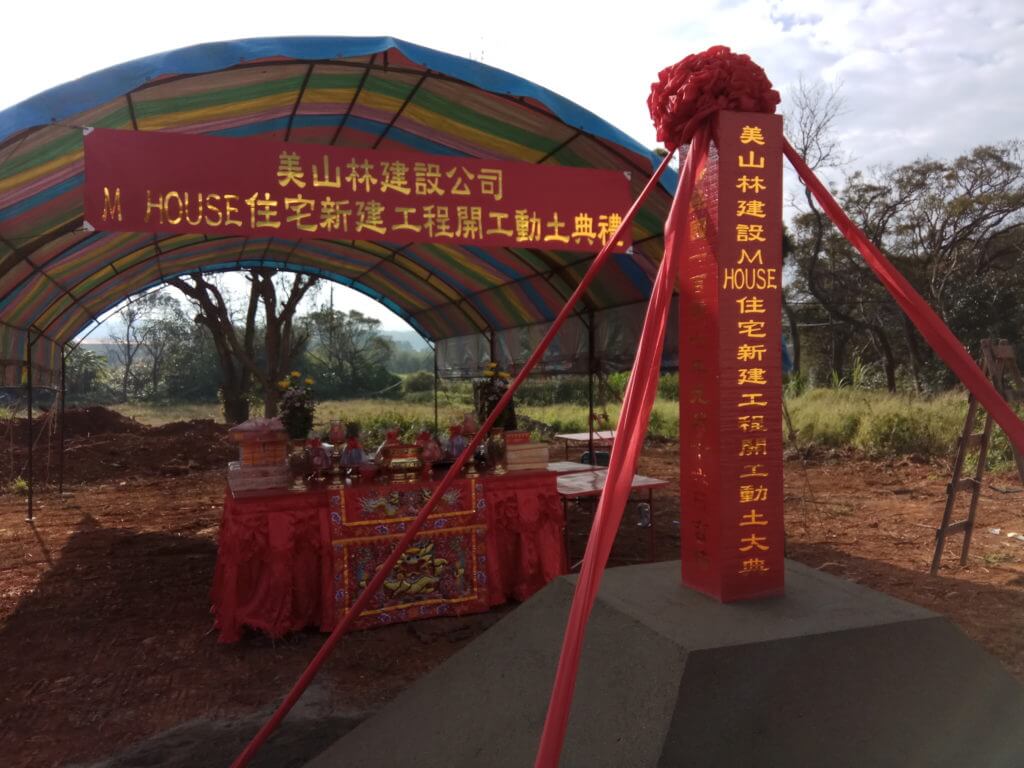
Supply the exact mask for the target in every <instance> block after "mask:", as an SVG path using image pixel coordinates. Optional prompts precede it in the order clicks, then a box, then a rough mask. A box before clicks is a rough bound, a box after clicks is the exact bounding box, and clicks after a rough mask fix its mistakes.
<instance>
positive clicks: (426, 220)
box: [423, 205, 455, 239]
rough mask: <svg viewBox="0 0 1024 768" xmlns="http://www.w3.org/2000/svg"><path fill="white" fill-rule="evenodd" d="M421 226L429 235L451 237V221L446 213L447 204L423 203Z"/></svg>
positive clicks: (452, 233)
mask: <svg viewBox="0 0 1024 768" xmlns="http://www.w3.org/2000/svg"><path fill="white" fill-rule="evenodd" d="M423 228H424V229H425V230H427V234H429V235H430V236H431V237H447V238H449V239H450V238H452V237H454V236H455V233H454V232H452V222H451V218H450V217H449V215H448V206H447V205H425V206H423Z"/></svg>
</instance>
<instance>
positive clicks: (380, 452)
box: [373, 427, 402, 463]
mask: <svg viewBox="0 0 1024 768" xmlns="http://www.w3.org/2000/svg"><path fill="white" fill-rule="evenodd" d="M401 442H402V441H401V439H399V437H398V428H397V427H392V428H391V429H389V430H388V431H387V432H385V433H384V442H383V443H381V444H380V445H379V446H377V452H376V453H374V454H373V460H374V461H376V462H377V463H381V461H382V460H383V458H384V449H385V448H387V447H388V446H391V445H400V444H401Z"/></svg>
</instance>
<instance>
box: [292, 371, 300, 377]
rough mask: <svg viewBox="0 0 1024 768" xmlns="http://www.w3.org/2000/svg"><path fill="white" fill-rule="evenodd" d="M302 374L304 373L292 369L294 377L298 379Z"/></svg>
mask: <svg viewBox="0 0 1024 768" xmlns="http://www.w3.org/2000/svg"><path fill="white" fill-rule="evenodd" d="M301 375H302V374H301V373H299V372H298V371H292V378H293V379H297V378H299V376H301Z"/></svg>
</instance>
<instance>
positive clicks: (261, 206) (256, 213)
mask: <svg viewBox="0 0 1024 768" xmlns="http://www.w3.org/2000/svg"><path fill="white" fill-rule="evenodd" d="M245 202H246V203H247V204H248V206H249V226H251V227H252V228H253V229H264V228H266V229H279V228H280V227H281V222H280V221H278V220H277V200H274V199H273V198H271V197H270V193H269V192H264V193H263V198H262V199H260V197H259V195H258V194H256V195H253V196H252V197H250V198H247V199H246V201H245Z"/></svg>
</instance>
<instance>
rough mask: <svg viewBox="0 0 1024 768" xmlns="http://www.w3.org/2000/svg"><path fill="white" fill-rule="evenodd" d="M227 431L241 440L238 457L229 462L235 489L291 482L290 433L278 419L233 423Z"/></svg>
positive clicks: (267, 487) (233, 437) (232, 487)
mask: <svg viewBox="0 0 1024 768" xmlns="http://www.w3.org/2000/svg"><path fill="white" fill-rule="evenodd" d="M228 435H229V437H230V438H231V440H233V441H234V442H236V443H238V461H232V462H230V463H229V464H228V486H229V487H230V488H231V490H232V491H233V492H236V491H259V490H266V489H269V488H283V487H286V486H287V485H288V483H289V481H290V477H289V473H288V464H287V463H286V462H287V457H288V434H287V433H286V432H285V431H284V427H283V426H282V425H281V421H280V420H279V419H250V420H249V421H245V422H242V423H241V424H238V425H237V426H234V427H232V428H231V429H230V430H228Z"/></svg>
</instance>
